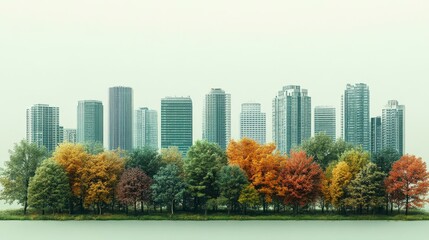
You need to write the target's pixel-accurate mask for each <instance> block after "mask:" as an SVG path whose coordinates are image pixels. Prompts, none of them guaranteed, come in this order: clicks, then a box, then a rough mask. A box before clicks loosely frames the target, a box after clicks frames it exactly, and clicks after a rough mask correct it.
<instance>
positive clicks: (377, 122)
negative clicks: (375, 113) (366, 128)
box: [371, 117, 381, 154]
mask: <svg viewBox="0 0 429 240" xmlns="http://www.w3.org/2000/svg"><path fill="white" fill-rule="evenodd" d="M380 151H381V117H372V118H371V153H373V154H375V153H378V152H380Z"/></svg>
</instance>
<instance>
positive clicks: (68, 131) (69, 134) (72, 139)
mask: <svg viewBox="0 0 429 240" xmlns="http://www.w3.org/2000/svg"><path fill="white" fill-rule="evenodd" d="M76 135H77V131H76V129H73V128H64V130H63V142H69V143H76V142H77V136H76Z"/></svg>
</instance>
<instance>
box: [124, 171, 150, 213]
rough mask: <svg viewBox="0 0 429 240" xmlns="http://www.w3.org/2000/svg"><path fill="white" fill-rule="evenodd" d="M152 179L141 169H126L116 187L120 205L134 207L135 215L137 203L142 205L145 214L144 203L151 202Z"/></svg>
mask: <svg viewBox="0 0 429 240" xmlns="http://www.w3.org/2000/svg"><path fill="white" fill-rule="evenodd" d="M151 185H152V179H151V178H150V177H149V176H147V175H146V173H144V172H143V171H142V170H141V169H140V168H129V169H126V170H125V171H124V172H123V173H122V175H121V178H120V179H119V183H118V185H117V187H116V194H117V197H118V200H119V202H120V203H122V204H124V205H127V206H128V205H132V206H134V213H136V212H137V203H140V207H141V212H142V213H143V205H144V202H147V201H149V200H150V197H151V190H150V186H151Z"/></svg>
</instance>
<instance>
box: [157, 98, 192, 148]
mask: <svg viewBox="0 0 429 240" xmlns="http://www.w3.org/2000/svg"><path fill="white" fill-rule="evenodd" d="M192 143H193V140H192V100H191V98H190V97H166V98H163V99H161V148H168V147H170V146H176V147H178V148H179V151H180V152H182V155H183V156H186V154H187V152H188V150H189V148H190V147H191V146H192Z"/></svg>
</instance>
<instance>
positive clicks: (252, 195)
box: [238, 184, 261, 214]
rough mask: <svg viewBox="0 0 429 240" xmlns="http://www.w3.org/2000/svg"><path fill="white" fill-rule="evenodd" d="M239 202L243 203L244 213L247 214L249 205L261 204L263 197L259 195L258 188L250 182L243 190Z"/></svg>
mask: <svg viewBox="0 0 429 240" xmlns="http://www.w3.org/2000/svg"><path fill="white" fill-rule="evenodd" d="M238 202H239V203H240V204H242V205H243V210H244V214H246V212H247V208H248V207H254V206H257V205H260V204H261V197H260V196H259V192H258V190H256V189H255V187H254V186H253V185H252V184H249V185H247V186H246V187H245V188H244V189H243V190H241V192H240V197H239V198H238Z"/></svg>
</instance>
